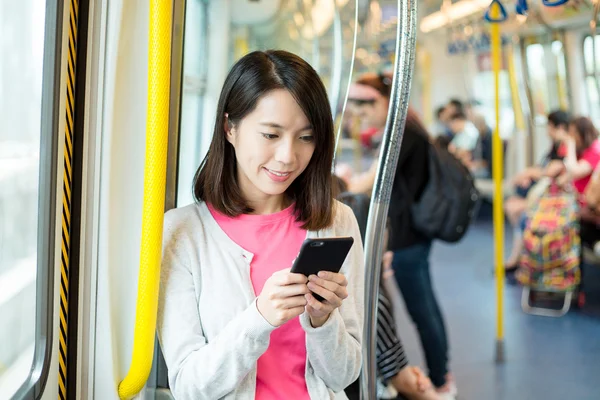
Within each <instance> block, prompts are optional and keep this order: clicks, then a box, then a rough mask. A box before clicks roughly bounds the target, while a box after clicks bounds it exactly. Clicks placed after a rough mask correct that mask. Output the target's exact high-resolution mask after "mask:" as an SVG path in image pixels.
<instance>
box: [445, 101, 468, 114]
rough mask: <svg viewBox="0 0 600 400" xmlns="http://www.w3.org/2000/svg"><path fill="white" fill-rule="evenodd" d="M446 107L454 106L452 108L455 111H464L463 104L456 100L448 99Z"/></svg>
mask: <svg viewBox="0 0 600 400" xmlns="http://www.w3.org/2000/svg"><path fill="white" fill-rule="evenodd" d="M448 105H451V106H454V108H456V110H457V111H461V112H464V111H465V105H464V103H463V102H462V101H460V100H458V99H450V100H449V101H448Z"/></svg>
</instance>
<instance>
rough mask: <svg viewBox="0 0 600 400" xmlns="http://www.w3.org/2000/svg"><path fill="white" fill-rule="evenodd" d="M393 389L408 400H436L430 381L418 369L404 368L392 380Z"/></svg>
mask: <svg viewBox="0 0 600 400" xmlns="http://www.w3.org/2000/svg"><path fill="white" fill-rule="evenodd" d="M391 382H392V385H393V386H394V388H395V389H396V390H397V391H398V392H399V393H401V394H403V395H404V396H405V397H407V398H409V399H415V400H416V399H418V400H425V399H427V400H430V399H438V396H437V394H436V393H435V390H433V384H432V383H431V380H430V379H429V378H428V377H427V375H425V374H424V373H423V371H422V370H421V369H420V368H419V367H413V366H406V367H404V368H402V369H401V370H400V372H398V374H396V376H394V377H393V378H392V381H391Z"/></svg>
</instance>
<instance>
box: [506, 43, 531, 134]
mask: <svg viewBox="0 0 600 400" xmlns="http://www.w3.org/2000/svg"><path fill="white" fill-rule="evenodd" d="M513 52H514V48H513V47H512V46H511V47H510V48H509V49H508V51H507V52H506V62H507V63H508V81H509V83H510V95H511V99H512V105H513V113H514V116H515V128H516V130H517V132H518V133H519V134H522V133H523V132H525V130H526V129H527V126H526V124H525V116H524V115H523V107H521V97H520V96H519V83H518V81H517V71H516V67H515V57H514V54H513Z"/></svg>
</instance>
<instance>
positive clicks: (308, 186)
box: [194, 50, 335, 230]
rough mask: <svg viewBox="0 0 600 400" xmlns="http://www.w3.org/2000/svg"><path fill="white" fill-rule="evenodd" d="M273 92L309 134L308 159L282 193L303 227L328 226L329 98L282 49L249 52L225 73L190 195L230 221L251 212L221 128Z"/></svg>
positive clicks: (331, 140)
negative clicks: (286, 97)
mask: <svg viewBox="0 0 600 400" xmlns="http://www.w3.org/2000/svg"><path fill="white" fill-rule="evenodd" d="M275 89H285V90H287V91H288V92H289V93H290V94H291V95H292V96H293V97H294V99H295V100H296V102H298V105H299V106H300V108H301V109H302V111H303V112H304V114H305V115H306V118H307V119H308V121H309V122H310V125H311V126H312V129H313V134H314V143H315V151H314V153H313V155H312V158H311V160H310V162H309V164H308V166H307V167H306V169H305V170H304V172H303V173H302V174H301V175H300V176H298V178H296V180H295V181H294V182H293V183H292V184H291V185H290V187H289V188H288V190H287V194H288V196H290V197H291V198H292V199H293V200H294V201H295V211H296V216H297V220H298V221H299V222H302V223H303V226H302V228H303V229H307V230H319V229H323V228H326V227H328V226H330V225H331V224H332V223H333V201H334V199H333V184H332V176H331V165H332V162H333V152H334V147H335V138H334V132H333V119H332V116H331V109H330V108H329V100H328V98H327V92H326V90H325V87H324V86H323V83H322V82H321V79H320V78H319V75H317V73H316V72H315V70H314V69H313V68H312V67H311V66H310V65H309V64H308V63H307V62H306V61H304V60H303V59H302V58H300V57H298V56H296V55H294V54H292V53H289V52H286V51H282V50H269V51H255V52H252V53H249V54H247V55H246V56H244V57H242V58H241V59H240V60H239V61H238V62H236V63H235V65H234V66H233V67H232V68H231V70H230V71H229V74H228V75H227V78H226V79H225V83H224V84H223V89H222V90H221V96H220V98H219V104H218V106H217V116H216V121H215V128H214V133H213V138H212V142H211V144H210V148H209V150H208V153H207V154H206V157H205V158H204V160H203V161H202V163H201V164H200V167H199V168H198V170H197V171H196V175H195V176H194V197H195V199H196V201H205V202H207V203H210V204H211V205H212V206H213V207H214V208H215V209H216V210H217V211H219V212H220V213H222V214H225V215H227V216H230V217H235V216H238V215H240V214H247V213H252V212H253V211H254V210H253V209H252V208H251V207H250V206H249V205H248V203H247V202H246V200H245V199H244V197H243V195H242V192H241V190H240V187H239V185H238V179H237V161H236V157H235V150H234V148H233V146H232V145H231V144H230V143H229V142H228V141H227V139H226V132H225V128H224V126H225V123H226V122H227V123H228V124H230V125H231V126H236V125H237V124H239V123H240V121H241V120H242V119H243V118H244V117H246V116H247V115H248V114H249V113H251V112H252V111H253V110H254V109H255V108H256V105H257V103H258V101H259V100H260V98H261V97H262V96H264V95H265V94H267V93H268V92H270V91H272V90H275ZM225 114H227V115H228V118H227V119H226V118H225Z"/></svg>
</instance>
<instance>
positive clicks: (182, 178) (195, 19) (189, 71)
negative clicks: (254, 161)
mask: <svg viewBox="0 0 600 400" xmlns="http://www.w3.org/2000/svg"><path fill="white" fill-rule="evenodd" d="M207 18H208V2H207V1H198V0H196V1H188V2H186V11H185V32H184V42H183V53H184V57H183V82H182V85H183V87H182V92H181V120H180V137H179V148H180V149H181V150H180V152H179V178H178V180H179V185H177V186H178V189H177V192H178V193H177V203H178V205H179V206H182V205H186V204H190V203H192V202H193V201H194V200H193V197H192V190H191V187H192V180H193V177H194V173H195V172H196V168H198V165H200V161H201V160H202V157H203V156H204V152H205V151H206V148H207V147H208V146H207V144H208V143H210V138H211V136H212V131H207V130H206V129H207V128H206V126H207V125H203V120H204V118H203V115H204V113H203V111H202V110H203V108H204V94H205V92H206V87H207V73H208V68H207V56H206V54H207V53H208V46H207V40H208V33H207V28H208V25H207ZM217 96H218V94H217ZM210 119H211V120H212V119H213V117H212V116H211V117H210ZM199 132H202V135H200V134H199Z"/></svg>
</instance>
